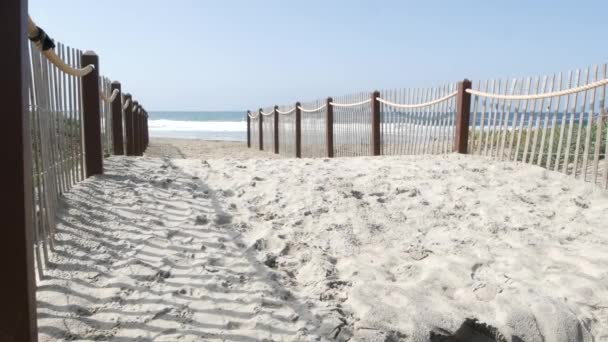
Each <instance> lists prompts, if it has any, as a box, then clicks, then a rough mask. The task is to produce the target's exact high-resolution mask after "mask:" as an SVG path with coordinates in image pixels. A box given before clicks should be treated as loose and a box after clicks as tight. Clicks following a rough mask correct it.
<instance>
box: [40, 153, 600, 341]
mask: <svg viewBox="0 0 608 342" xmlns="http://www.w3.org/2000/svg"><path fill="white" fill-rule="evenodd" d="M106 167H107V173H106V175H105V176H102V177H96V178H94V179H91V180H88V181H86V182H85V183H83V184H80V185H79V186H78V187H77V188H76V189H75V190H74V191H73V192H72V193H70V194H67V196H66V201H65V203H64V214H63V216H62V218H61V220H60V233H59V235H58V242H57V243H56V247H55V248H56V250H57V252H55V253H54V255H53V262H54V263H55V264H56V266H55V268H54V269H53V270H51V272H50V274H49V276H50V277H49V279H48V280H45V281H43V282H42V284H41V286H40V288H39V291H38V300H39V304H40V309H39V313H40V321H39V324H40V326H41V327H40V333H41V340H43V341H53V340H57V339H59V338H63V339H65V340H111V341H176V340H179V341H207V340H209V341H213V340H217V341H257V340H266V341H309V340H310V341H316V340H321V341H335V340H338V341H429V340H432V341H443V340H449V339H448V336H452V337H451V338H452V341H457V340H461V341H468V340H470V341H492V340H495V341H501V340H505V341H592V340H594V338H595V341H598V340H599V341H601V340H602V339H605V338H608V330H607V329H606V327H607V326H608V309H607V308H608V302H606V298H608V286H607V285H606V284H608V279H607V278H608V272H606V270H607V269H608V251H607V250H606V248H605V246H606V243H607V242H608V232H606V229H605V228H606V224H605V217H606V216H607V214H608V194H607V193H606V192H605V191H601V190H599V189H597V188H595V187H594V186H592V185H589V184H584V183H582V182H578V181H574V180H571V179H567V178H565V177H563V176H561V175H559V174H555V173H552V172H547V171H546V170H543V169H541V168H537V167H531V166H519V165H516V164H511V163H499V162H490V161H487V160H484V159H479V158H471V157H469V156H457V155H451V156H447V157H430V156H424V157H421V156H417V157H380V158H343V159H333V160H324V159H315V160H312V159H303V160H294V159H285V160H271V159H249V160H239V159H213V160H211V159H210V160H200V159H174V160H171V159H159V158H134V159H129V158H117V157H113V158H110V159H109V160H108V162H107V165H106ZM125 175H127V176H125ZM454 338H458V339H454Z"/></svg>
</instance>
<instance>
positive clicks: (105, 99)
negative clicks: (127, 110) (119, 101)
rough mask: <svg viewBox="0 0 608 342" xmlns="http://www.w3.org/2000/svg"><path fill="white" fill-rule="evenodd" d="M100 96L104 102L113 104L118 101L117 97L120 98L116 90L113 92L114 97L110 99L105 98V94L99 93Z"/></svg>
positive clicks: (111, 96)
mask: <svg viewBox="0 0 608 342" xmlns="http://www.w3.org/2000/svg"><path fill="white" fill-rule="evenodd" d="M99 96H101V99H102V100H104V101H106V102H109V103H112V102H114V100H115V99H116V96H118V89H114V91H113V92H112V95H110V97H107V96H105V95H104V94H103V93H99Z"/></svg>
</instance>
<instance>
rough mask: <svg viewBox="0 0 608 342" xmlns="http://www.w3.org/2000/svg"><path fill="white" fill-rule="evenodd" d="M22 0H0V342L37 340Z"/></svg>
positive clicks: (26, 68)
mask: <svg viewBox="0 0 608 342" xmlns="http://www.w3.org/2000/svg"><path fill="white" fill-rule="evenodd" d="M27 10H28V9H27V0H4V1H2V2H0V30H1V31H2V32H3V34H2V37H3V44H2V45H3V48H4V53H2V54H0V74H2V78H0V89H1V91H0V101H1V103H2V112H3V113H4V114H5V115H3V126H4V127H6V128H7V129H5V130H4V132H3V133H2V134H0V144H2V146H5V147H7V148H5V149H4V152H3V158H4V160H5V161H6V165H5V167H2V168H0V175H1V176H0V177H1V179H2V191H1V192H0V206H1V207H2V228H3V232H4V236H3V237H2V248H0V267H1V268H2V270H3V274H5V276H4V281H2V282H0V302H1V303H2V307H0V341H28V342H29V341H38V334H37V332H36V329H37V328H36V325H37V324H36V281H35V278H34V277H35V273H34V250H33V246H34V242H33V237H32V233H33V231H34V227H33V222H32V217H33V214H32V203H33V202H32V171H31V168H32V164H31V163H32V155H31V146H32V145H31V141H30V135H31V131H30V116H29V111H28V105H29V101H28V88H27V84H28V82H29V81H28V72H29V54H28V41H27V39H26V37H27V25H28V19H27V18H28V12H27Z"/></svg>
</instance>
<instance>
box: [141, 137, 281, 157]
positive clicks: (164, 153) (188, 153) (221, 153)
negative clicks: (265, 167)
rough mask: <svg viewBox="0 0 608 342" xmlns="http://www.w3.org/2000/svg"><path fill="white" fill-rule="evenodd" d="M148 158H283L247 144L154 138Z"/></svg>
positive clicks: (147, 154)
mask: <svg viewBox="0 0 608 342" xmlns="http://www.w3.org/2000/svg"><path fill="white" fill-rule="evenodd" d="M146 156H148V157H159V158H195V159H220V158H232V159H250V158H265V159H268V158H272V159H277V158H283V157H282V156H281V155H278V154H274V153H269V152H265V151H260V150H256V149H253V148H247V143H246V142H240V141H237V142H235V141H212V140H196V139H173V138H152V139H150V146H149V147H148V150H147V151H146Z"/></svg>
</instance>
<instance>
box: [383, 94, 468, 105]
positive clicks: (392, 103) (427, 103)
mask: <svg viewBox="0 0 608 342" xmlns="http://www.w3.org/2000/svg"><path fill="white" fill-rule="evenodd" d="M456 95H458V92H453V93H451V94H449V95H446V96H444V97H441V98H438V99H436V100H433V101H429V102H425V103H416V104H402V103H394V102H390V101H387V100H385V99H382V98H379V97H377V98H376V100H378V102H380V103H383V104H385V105H388V106H391V107H396V108H401V109H415V108H422V107H428V106H432V105H434V104H437V103H441V102H443V101H446V100H449V99H451V98H452V97H455V96H456Z"/></svg>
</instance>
